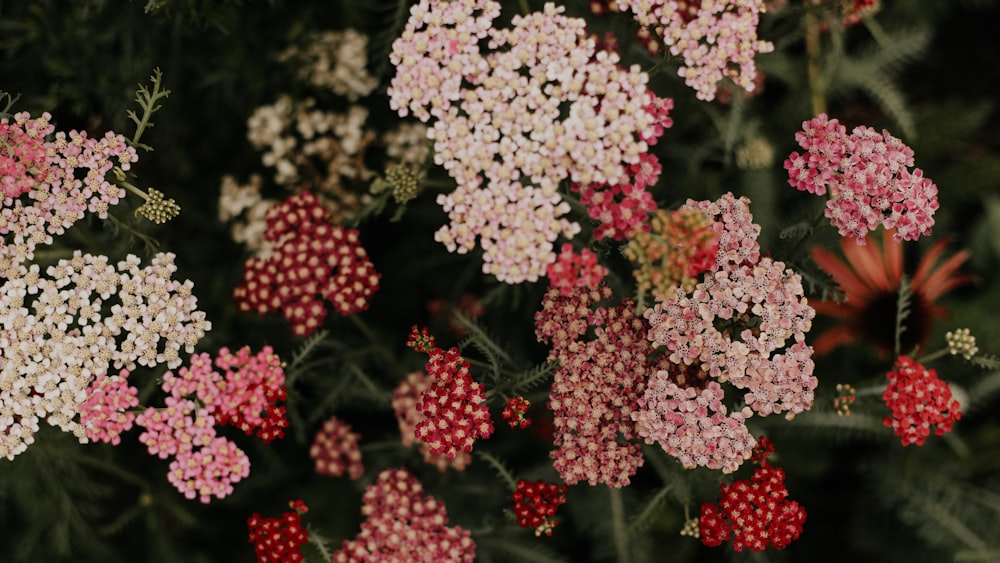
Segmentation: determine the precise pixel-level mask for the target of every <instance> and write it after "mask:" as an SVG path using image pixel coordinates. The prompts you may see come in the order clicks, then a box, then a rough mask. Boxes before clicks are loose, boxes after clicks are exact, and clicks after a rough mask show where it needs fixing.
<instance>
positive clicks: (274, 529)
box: [247, 500, 309, 563]
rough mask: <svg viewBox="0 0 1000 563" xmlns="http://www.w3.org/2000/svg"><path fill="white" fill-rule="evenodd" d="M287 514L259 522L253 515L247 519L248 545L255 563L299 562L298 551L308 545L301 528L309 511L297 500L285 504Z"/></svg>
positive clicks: (260, 519) (304, 531) (259, 518)
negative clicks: (304, 515) (251, 545)
mask: <svg viewBox="0 0 1000 563" xmlns="http://www.w3.org/2000/svg"><path fill="white" fill-rule="evenodd" d="M288 506H289V507H291V509H292V510H291V511H290V512H285V513H283V514H282V515H281V517H280V518H262V517H261V516H260V514H258V513H256V512H255V513H253V515H252V516H250V518H249V519H247V528H248V530H249V532H250V543H252V544H253V550H254V553H256V554H257V563H296V562H299V561H302V560H303V557H304V556H303V555H302V551H301V548H302V546H303V545H305V544H307V543H309V533H308V532H306V530H305V528H303V527H302V515H303V514H305V513H306V512H308V511H309V507H308V506H306V504H305V503H304V502H302V501H301V500H293V501H291V502H289V503H288Z"/></svg>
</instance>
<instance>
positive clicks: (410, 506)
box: [333, 468, 476, 563]
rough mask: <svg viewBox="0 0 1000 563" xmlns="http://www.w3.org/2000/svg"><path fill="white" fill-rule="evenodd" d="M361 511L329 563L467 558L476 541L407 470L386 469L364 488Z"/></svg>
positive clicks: (434, 562)
mask: <svg viewBox="0 0 1000 563" xmlns="http://www.w3.org/2000/svg"><path fill="white" fill-rule="evenodd" d="M361 502H362V507H361V513H362V514H364V515H365V516H366V517H367V519H366V520H365V521H364V522H362V523H361V531H360V532H359V533H358V536H357V537H356V538H355V539H353V540H347V541H344V543H343V545H342V547H341V548H340V549H339V550H337V552H336V553H334V554H333V561H334V563H346V562H348V561H350V562H364V563H368V562H372V563H376V562H382V561H414V562H427V563H438V562H440V561H455V562H458V561H463V562H464V561H472V560H474V559H475V557H476V544H475V543H474V542H473V541H472V538H471V534H470V533H469V531H468V530H464V529H462V528H461V527H459V526H453V527H449V526H448V511H447V509H446V508H445V506H444V505H443V504H441V503H440V502H438V501H437V500H436V499H435V498H434V497H432V496H430V495H426V494H424V490H423V486H422V485H421V484H420V482H419V481H417V479H416V477H414V476H413V474H411V473H410V472H409V471H407V470H406V469H402V468H399V469H386V470H385V471H383V472H382V473H380V474H379V476H378V479H376V481H375V483H374V484H372V485H369V486H368V487H367V488H366V489H365V494H364V496H363V497H362V498H361Z"/></svg>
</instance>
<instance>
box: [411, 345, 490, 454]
mask: <svg viewBox="0 0 1000 563" xmlns="http://www.w3.org/2000/svg"><path fill="white" fill-rule="evenodd" d="M407 345H408V346H410V347H411V348H413V349H414V350H416V351H418V352H423V353H426V354H428V355H429V356H430V358H429V359H428V360H427V365H426V369H427V375H428V376H429V377H430V380H431V381H430V382H429V384H428V387H427V390H425V391H424V392H423V393H421V394H420V398H419V399H418V400H417V411H418V412H420V414H422V415H423V416H424V419H423V420H421V421H419V422H417V424H416V426H415V427H414V429H413V432H414V436H415V437H416V438H417V440H420V441H421V442H423V443H425V444H427V445H428V451H430V453H431V454H434V455H443V456H445V457H447V458H448V459H455V457H456V456H457V455H458V453H459V452H463V451H464V452H471V451H472V446H473V444H475V442H476V440H477V439H479V438H489V437H490V436H491V435H492V434H493V420H492V419H491V418H490V409H489V407H487V406H486V393H484V392H483V386H482V385H480V384H479V383H478V382H476V381H473V380H472V374H471V373H470V372H469V362H467V361H465V360H463V359H462V356H461V354H460V353H459V351H458V348H455V347H452V348H450V349H448V350H447V351H445V350H442V349H441V348H438V347H437V346H435V345H434V337H432V336H430V335H429V334H428V333H427V329H426V328H425V329H423V331H422V332H418V331H417V327H413V332H412V334H411V336H410V340H409V341H408V342H407Z"/></svg>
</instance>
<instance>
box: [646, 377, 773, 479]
mask: <svg viewBox="0 0 1000 563" xmlns="http://www.w3.org/2000/svg"><path fill="white" fill-rule="evenodd" d="M671 379H672V378H671V376H670V375H669V373H668V372H666V371H660V372H658V373H656V374H655V375H654V376H653V377H652V379H650V381H649V383H648V384H647V385H646V393H645V395H643V396H642V398H640V399H639V401H638V404H639V409H640V410H638V411H636V412H633V413H632V418H633V419H634V420H635V421H636V423H637V425H638V428H639V436H641V437H643V438H645V439H646V443H647V444H652V443H654V442H659V443H660V445H661V446H662V447H663V450H664V451H666V452H667V453H668V454H670V455H671V456H673V457H675V458H677V459H678V460H679V461H680V462H681V465H683V466H684V468H685V469H694V468H695V467H707V468H709V469H721V470H722V472H723V473H732V472H734V471H736V470H737V469H739V467H740V465H742V464H743V462H744V461H745V460H747V459H750V453H751V451H752V450H753V447H754V446H755V445H756V444H757V441H756V440H754V438H753V436H751V435H750V431H749V430H747V426H746V419H747V418H749V417H751V416H753V412H752V411H751V410H750V407H743V410H742V411H740V412H733V413H730V414H728V415H727V408H726V405H724V404H723V403H722V399H723V397H724V395H725V394H724V393H723V391H722V386H720V385H719V384H718V383H717V382H715V381H711V382H709V383H708V385H707V386H706V387H705V388H704V389H702V390H701V391H699V390H697V389H695V388H694V387H679V386H678V385H677V384H676V383H674V382H673V381H672V380H671Z"/></svg>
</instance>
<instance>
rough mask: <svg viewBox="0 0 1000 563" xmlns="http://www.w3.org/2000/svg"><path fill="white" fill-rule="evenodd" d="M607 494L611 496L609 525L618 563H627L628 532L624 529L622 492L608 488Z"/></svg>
mask: <svg viewBox="0 0 1000 563" xmlns="http://www.w3.org/2000/svg"><path fill="white" fill-rule="evenodd" d="M608 494H609V495H610V496H611V523H612V526H613V527H614V535H615V551H616V552H617V554H618V555H617V557H618V563H628V562H629V553H628V531H627V530H626V528H625V503H624V502H623V501H622V491H621V489H616V488H609V489H608Z"/></svg>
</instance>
